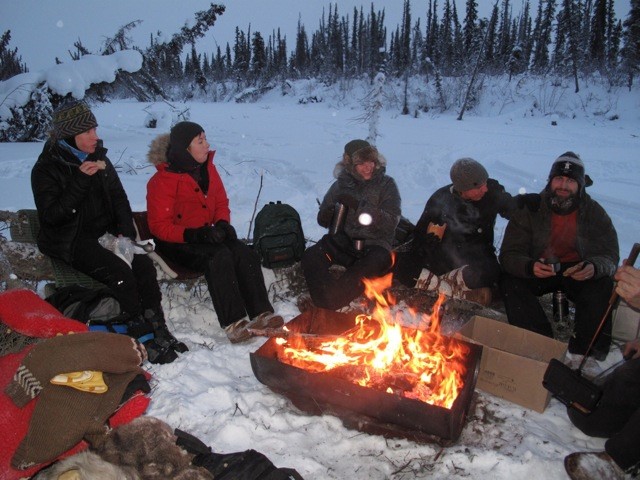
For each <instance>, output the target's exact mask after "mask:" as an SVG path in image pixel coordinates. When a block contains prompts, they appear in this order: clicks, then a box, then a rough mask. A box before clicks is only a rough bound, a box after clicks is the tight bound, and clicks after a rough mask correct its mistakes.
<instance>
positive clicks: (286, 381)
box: [251, 275, 482, 441]
mask: <svg viewBox="0 0 640 480" xmlns="http://www.w3.org/2000/svg"><path fill="white" fill-rule="evenodd" d="M365 285H366V292H365V293H366V296H367V297H368V298H369V299H370V300H371V301H372V302H375V307H374V308H373V309H372V313H371V314H367V315H365V314H361V315H354V314H343V313H338V312H333V311H330V310H324V309H318V308H316V309H313V310H311V311H307V312H304V313H303V314H301V315H299V316H298V317H296V318H295V319H293V320H292V321H291V322H289V323H288V324H287V329H286V330H285V331H283V332H279V333H278V335H276V336H274V337H273V338H270V339H269V340H268V341H267V342H266V343H265V344H264V345H263V346H262V347H260V348H259V349H258V350H257V351H256V352H255V353H252V354H251V365H252V368H253V371H254V374H255V375H256V378H258V380H260V381H261V382H262V383H264V384H265V385H267V386H269V387H270V388H271V389H272V390H274V391H276V392H278V393H282V394H284V395H285V396H287V397H288V398H289V399H290V400H291V401H292V402H293V403H294V404H295V405H296V406H298V408H300V409H302V410H305V411H307V412H309V413H314V414H325V413H330V414H334V415H336V416H338V417H340V418H341V419H342V420H343V422H344V423H345V425H347V426H348V427H351V428H356V429H358V430H362V431H367V432H370V433H381V434H383V435H386V436H394V437H397V436H401V437H406V438H410V439H413V440H418V441H433V440H434V439H433V438H432V436H436V437H440V438H442V439H450V440H455V439H457V437H458V436H459V434H460V432H461V430H462V427H463V425H464V420H465V418H466V414H467V411H468V409H469V406H470V403H471V398H472V395H473V390H474V388H475V383H476V378H477V373H478V364H479V359H480V355H481V351H482V347H480V346H478V345H474V344H471V343H467V342H464V341H461V340H457V339H453V338H451V337H447V336H445V335H442V334H441V333H440V317H439V311H440V306H441V304H442V303H443V301H444V297H440V298H438V300H437V301H436V303H435V304H434V306H433V309H432V312H431V313H430V314H426V313H419V312H415V311H413V310H408V309H394V305H395V301H394V299H393V298H392V296H391V295H389V294H388V293H387V294H385V292H386V291H387V290H388V289H389V287H390V286H391V275H389V276H386V277H383V278H379V279H373V280H365ZM408 317H409V318H408ZM407 324H411V325H412V326H411V327H409V326H407Z"/></svg>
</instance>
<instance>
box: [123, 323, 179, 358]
mask: <svg viewBox="0 0 640 480" xmlns="http://www.w3.org/2000/svg"><path fill="white" fill-rule="evenodd" d="M127 333H128V334H129V336H131V337H133V338H135V339H136V340H138V341H139V342H140V343H141V344H142V345H144V348H145V349H146V350H147V358H148V360H149V362H151V363H159V364H165V363H171V362H173V361H174V360H175V359H176V358H178V355H177V354H176V352H175V351H174V350H173V349H172V348H170V347H168V346H166V345H164V346H163V345H161V344H160V343H159V342H157V341H156V338H155V335H154V332H153V327H152V326H151V324H150V323H149V322H144V321H132V322H129V324H128V327H127Z"/></svg>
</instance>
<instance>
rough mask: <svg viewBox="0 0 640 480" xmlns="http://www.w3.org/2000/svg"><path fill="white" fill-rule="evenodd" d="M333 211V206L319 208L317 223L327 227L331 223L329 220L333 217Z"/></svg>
mask: <svg viewBox="0 0 640 480" xmlns="http://www.w3.org/2000/svg"><path fill="white" fill-rule="evenodd" d="M334 211H335V208H333V207H332V208H325V209H322V208H321V209H320V210H319V211H318V225H320V226H321V227H324V228H329V225H331V220H332V219H333V212H334Z"/></svg>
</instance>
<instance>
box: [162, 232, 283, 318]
mask: <svg viewBox="0 0 640 480" xmlns="http://www.w3.org/2000/svg"><path fill="white" fill-rule="evenodd" d="M156 244H157V248H158V251H160V252H162V254H163V255H166V256H167V257H168V258H169V259H171V260H173V261H174V262H176V263H178V264H180V265H183V266H184V267H185V268H188V269H190V270H193V271H195V272H203V273H204V277H205V278H206V279H207V285H208V287H209V294H210V295H211V301H212V302H213V308H214V309H215V311H216V314H217V315H218V321H219V322H220V325H221V326H222V327H223V328H224V327H226V326H228V325H231V324H232V323H234V322H236V321H237V320H240V319H242V318H243V317H245V316H246V315H248V316H249V317H250V318H253V317H255V316H257V315H259V314H261V313H264V312H273V307H272V306H271V303H270V302H269V295H268V294H267V288H266V287H265V285H264V276H263V275H262V268H261V266H260V258H259V257H258V254H257V253H256V252H254V251H253V250H252V249H251V248H250V247H248V246H247V245H246V244H244V243H242V242H241V241H239V240H233V241H225V242H224V243H215V244H190V243H167V242H163V241H160V240H156Z"/></svg>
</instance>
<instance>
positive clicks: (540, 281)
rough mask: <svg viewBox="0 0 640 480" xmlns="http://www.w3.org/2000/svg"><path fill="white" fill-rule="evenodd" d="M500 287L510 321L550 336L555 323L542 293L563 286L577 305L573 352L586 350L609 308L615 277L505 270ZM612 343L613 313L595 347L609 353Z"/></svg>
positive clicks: (568, 296) (572, 340)
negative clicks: (516, 274)
mask: <svg viewBox="0 0 640 480" xmlns="http://www.w3.org/2000/svg"><path fill="white" fill-rule="evenodd" d="M500 290H501V292H502V298H503V300H504V305H505V308H506V312H507V319H508V320H509V323H510V324H512V325H516V326H518V327H521V328H526V329H527V330H531V331H533V332H536V333H540V334H542V335H546V336H548V337H551V336H553V333H552V330H551V323H550V322H549V319H548V318H547V316H546V314H545V312H544V310H543V309H542V306H541V305H540V302H539V301H538V297H539V296H541V295H544V294H545V293H549V292H554V291H556V290H563V291H564V292H565V293H566V295H567V298H568V299H569V300H571V301H572V302H574V304H575V308H576V317H575V336H574V337H572V338H571V339H570V340H569V352H571V353H577V354H584V353H585V352H586V351H587V348H588V347H589V344H590V342H591V339H592V337H593V335H594V334H595V332H596V329H597V328H598V325H599V323H600V321H601V320H602V316H603V315H604V313H605V312H606V310H607V305H608V303H609V298H610V297H611V292H612V290H613V280H612V279H611V278H609V277H603V278H598V279H590V280H585V281H576V280H573V279H571V278H569V277H564V276H562V275H560V274H559V275H556V276H555V277H550V278H517V277H513V276H511V275H508V274H505V275H504V276H503V278H502V280H501V281H500ZM610 346H611V316H609V318H608V319H607V320H606V322H605V324H604V326H603V328H602V331H601V332H600V335H599V336H598V339H597V340H596V343H595V344H594V347H593V349H594V351H595V352H596V353H606V352H608V351H609V347H610Z"/></svg>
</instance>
